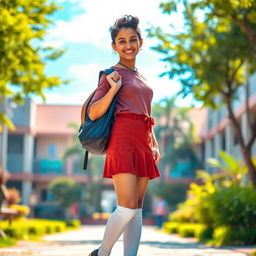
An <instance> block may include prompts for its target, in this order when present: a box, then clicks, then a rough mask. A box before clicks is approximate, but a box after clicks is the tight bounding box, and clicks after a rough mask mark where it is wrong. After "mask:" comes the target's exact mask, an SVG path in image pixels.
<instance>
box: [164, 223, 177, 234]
mask: <svg viewBox="0 0 256 256" xmlns="http://www.w3.org/2000/svg"><path fill="white" fill-rule="evenodd" d="M179 225H180V223H178V222H171V221H170V222H164V224H163V227H164V230H165V231H166V232H167V233H169V234H173V233H178V227H179Z"/></svg>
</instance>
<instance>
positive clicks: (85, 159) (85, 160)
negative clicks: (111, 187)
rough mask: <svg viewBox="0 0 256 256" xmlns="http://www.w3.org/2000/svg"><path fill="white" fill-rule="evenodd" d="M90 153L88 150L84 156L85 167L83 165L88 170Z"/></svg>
mask: <svg viewBox="0 0 256 256" xmlns="http://www.w3.org/2000/svg"><path fill="white" fill-rule="evenodd" d="M88 155H89V152H88V151H87V150H85V154H84V165H83V169H84V170H86V169H87V164H88V157H89V156H88Z"/></svg>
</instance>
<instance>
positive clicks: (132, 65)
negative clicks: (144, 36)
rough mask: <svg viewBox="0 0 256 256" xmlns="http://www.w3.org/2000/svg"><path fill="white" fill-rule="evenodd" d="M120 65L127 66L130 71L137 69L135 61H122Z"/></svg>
mask: <svg viewBox="0 0 256 256" xmlns="http://www.w3.org/2000/svg"><path fill="white" fill-rule="evenodd" d="M119 63H120V64H123V65H125V66H126V67H129V68H130V69H135V59H134V60H132V61H127V60H123V59H120V60H119Z"/></svg>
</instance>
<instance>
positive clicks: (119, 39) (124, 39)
mask: <svg viewBox="0 0 256 256" xmlns="http://www.w3.org/2000/svg"><path fill="white" fill-rule="evenodd" d="M142 43H143V40H142V39H139V37H138V35H137V33H136V31H134V29H132V28H121V29H120V30H119V32H118V34H117V36H116V38H115V43H112V47H113V49H114V50H115V51H117V53H118V54H119V56H120V59H123V60H133V59H135V57H136V55H137V54H138V52H139V50H140V47H141V46H142Z"/></svg>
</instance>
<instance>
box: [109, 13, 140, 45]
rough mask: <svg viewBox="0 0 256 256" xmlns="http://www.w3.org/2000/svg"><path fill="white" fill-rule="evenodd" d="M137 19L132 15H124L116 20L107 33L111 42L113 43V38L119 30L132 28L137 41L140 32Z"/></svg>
mask: <svg viewBox="0 0 256 256" xmlns="http://www.w3.org/2000/svg"><path fill="white" fill-rule="evenodd" d="M138 24H139V18H138V17H136V16H132V15H124V16H123V17H122V18H120V19H117V20H116V22H115V23H114V25H113V26H111V27H110V29H109V31H110V34H111V38H112V42H113V43H115V38H116V36H117V34H118V32H119V31H120V29H121V28H132V29H134V30H135V32H136V34H137V35H138V37H139V39H141V32H140V29H139V27H138Z"/></svg>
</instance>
